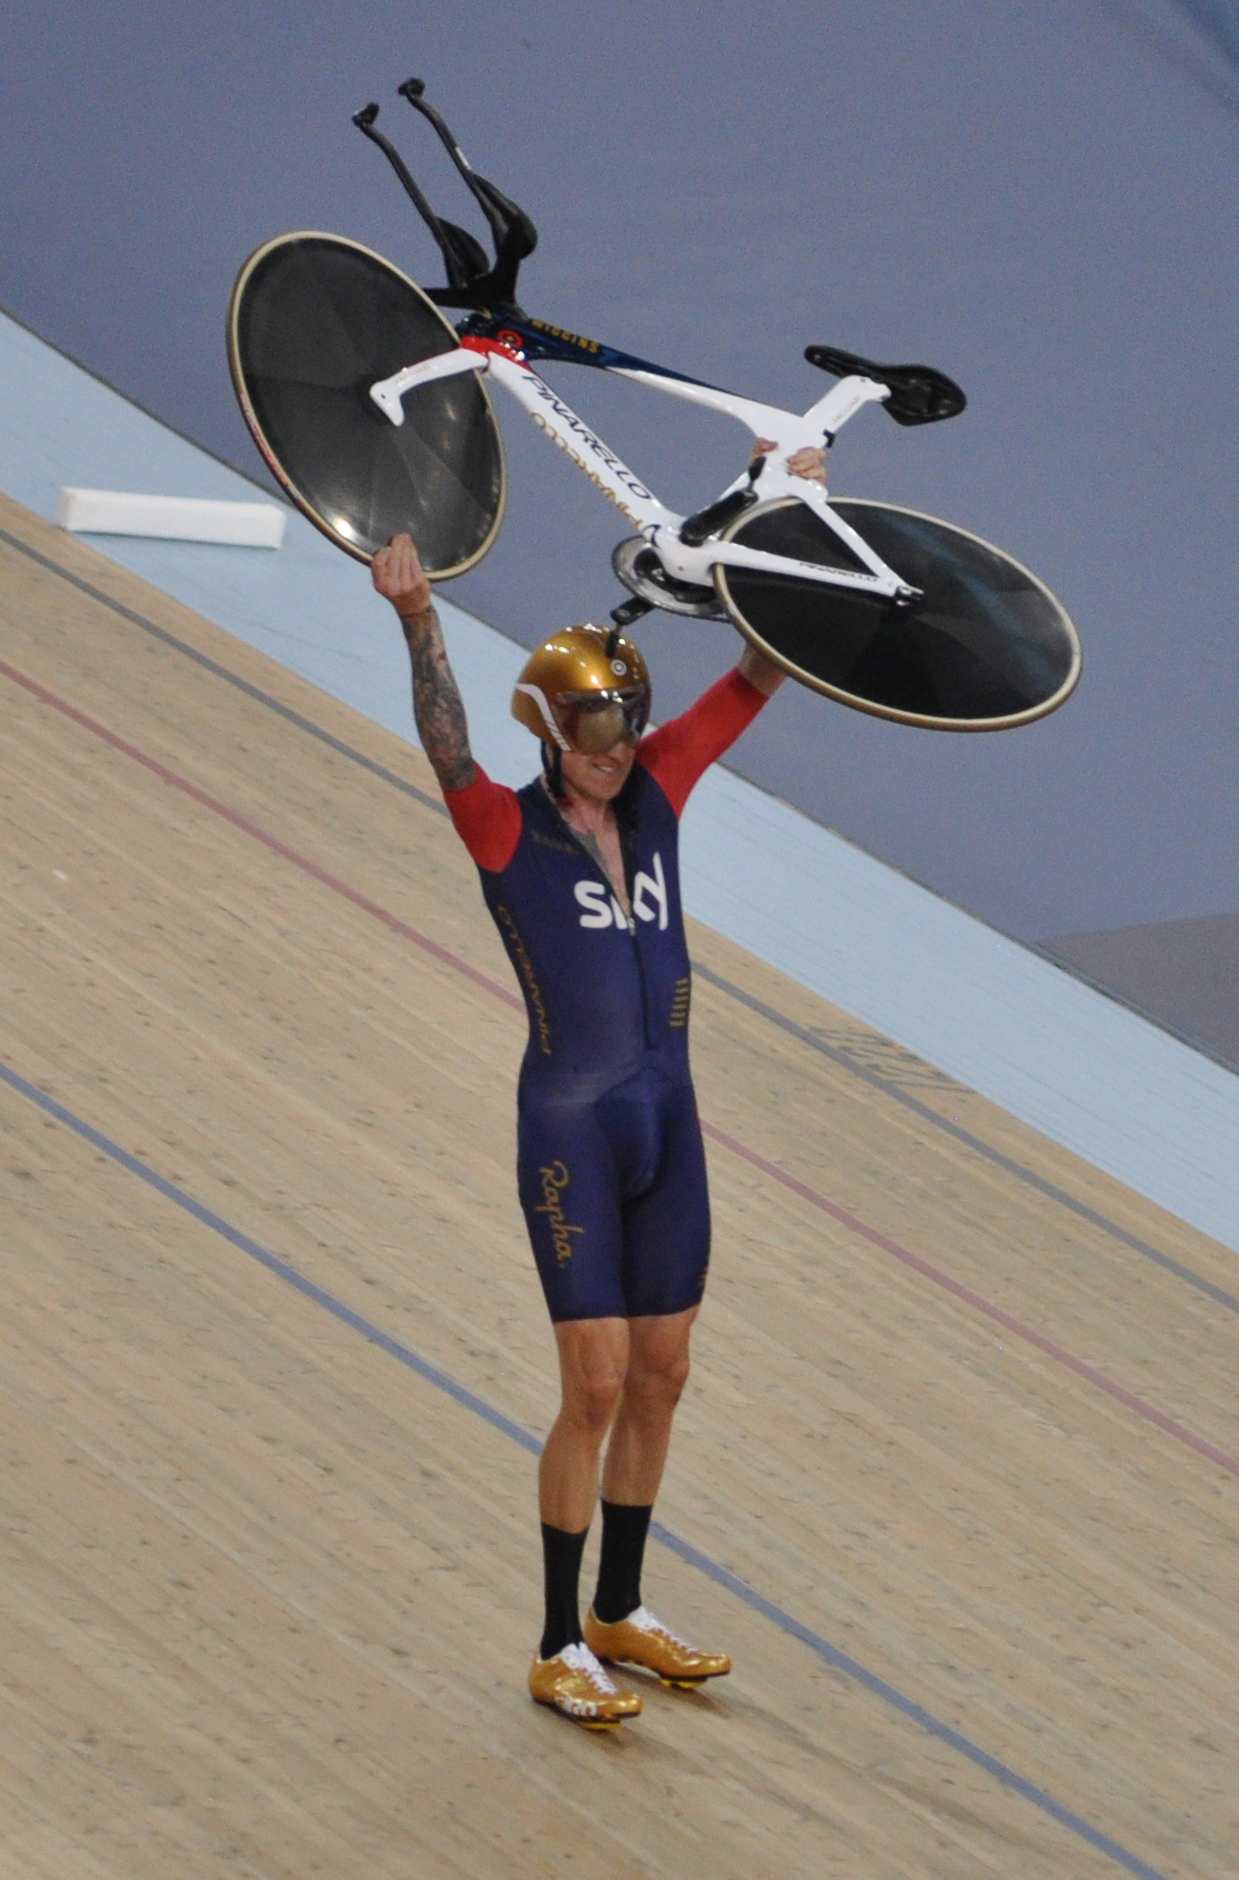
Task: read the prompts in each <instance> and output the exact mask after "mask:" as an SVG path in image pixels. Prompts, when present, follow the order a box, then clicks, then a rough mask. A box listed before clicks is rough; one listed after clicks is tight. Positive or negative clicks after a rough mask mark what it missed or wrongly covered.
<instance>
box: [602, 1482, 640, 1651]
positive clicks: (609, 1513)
mask: <svg viewBox="0 0 1239 1880" xmlns="http://www.w3.org/2000/svg"><path fill="white" fill-rule="evenodd" d="M653 1512H654V1510H653V1509H652V1508H630V1507H628V1506H627V1504H626V1503H624V1502H618V1501H604V1502H603V1504H602V1559H601V1560H600V1561H599V1563H598V1591H597V1592H596V1593H595V1594H594V1617H595V1619H597V1620H599V1621H600V1622H601V1623H602V1624H603V1625H615V1624H616V1623H617V1621H618V1620H620V1619H626V1618H627V1617H628V1615H629V1613H630V1612H635V1611H636V1609H637V1607H638V1606H639V1605H640V1604H641V1561H642V1557H643V1556H644V1553H645V1537H646V1535H647V1533H648V1532H649V1526H650V1516H651V1514H653Z"/></svg>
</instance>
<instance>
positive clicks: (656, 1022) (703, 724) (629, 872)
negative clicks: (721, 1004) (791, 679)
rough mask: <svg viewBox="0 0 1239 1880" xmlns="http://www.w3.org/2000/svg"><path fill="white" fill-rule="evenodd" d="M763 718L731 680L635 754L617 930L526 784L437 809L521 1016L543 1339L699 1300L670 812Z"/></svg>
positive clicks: (526, 1198)
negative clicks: (478, 886) (500, 946)
mask: <svg viewBox="0 0 1239 1880" xmlns="http://www.w3.org/2000/svg"><path fill="white" fill-rule="evenodd" d="M762 703H764V700H763V699H762V696H761V694H760V693H758V692H757V691H756V690H755V689H754V688H753V687H751V686H749V685H748V683H747V682H746V681H745V680H743V679H740V678H739V677H738V675H736V674H732V675H729V677H728V679H725V680H723V681H720V683H719V685H718V686H716V687H713V688H712V690H711V692H710V693H707V694H706V696H705V698H703V699H701V700H699V701H698V704H697V705H696V706H694V707H693V708H692V710H691V711H690V712H688V713H686V714H685V715H684V717H683V718H682V719H679V720H676V721H674V723H672V724H670V725H667V726H664V727H663V728H662V729H661V730H660V731H658V732H656V733H654V734H653V735H652V736H651V737H650V738H648V739H646V740H645V742H644V743H643V744H642V746H641V747H640V750H639V753H638V761H637V763H636V764H635V765H634V766H633V770H632V773H631V775H630V777H629V779H628V782H627V783H626V784H625V786H624V789H623V791H622V792H621V794H620V796H619V797H618V798H617V799H616V802H615V814H616V820H617V822H618V825H619V831H620V846H621V850H622V853H623V857H624V867H625V877H626V881H627V885H628V896H629V902H630V905H631V907H632V919H631V921H629V919H628V917H627V916H626V915H625V914H624V912H623V910H622V908H621V907H620V905H619V902H618V901H617V900H616V898H615V896H614V894H613V892H612V889H611V884H610V882H609V881H608V879H607V877H606V874H605V873H604V871H603V869H602V868H601V866H600V865H599V863H598V862H597V861H595V859H594V858H593V856H592V855H591V854H590V853H589V851H588V850H587V849H586V847H585V846H584V844H583V843H582V842H581V841H580V840H579V839H578V837H577V836H576V835H575V833H574V832H573V830H572V829H571V828H570V827H569V825H568V824H567V822H566V821H565V820H564V818H563V817H562V816H561V814H560V813H559V810H558V808H557V807H556V805H555V803H554V802H553V801H552V799H551V797H550V795H549V794H548V792H547V790H546V788H545V786H544V785H543V783H542V781H541V780H540V779H539V780H538V781H536V782H534V783H530V784H527V785H526V786H525V788H524V789H523V790H521V791H519V792H517V793H516V794H515V795H514V794H513V793H512V792H511V791H506V790H501V789H500V787H499V786H497V785H495V784H493V783H491V781H490V780H489V778H486V777H485V776H484V775H483V774H482V773H480V772H479V775H478V778H477V779H476V780H475V782H474V783H473V784H471V785H470V786H469V788H468V790H465V791H459V792H454V793H453V794H452V795H450V796H449V797H448V804H449V807H450V808H451V810H452V815H453V819H454V820H455V821H456V824H457V827H458V829H459V830H460V832H461V834H462V835H463V836H464V837H465V840H466V842H467V843H468V845H469V847H470V851H471V853H473V854H474V857H475V859H476V860H477V861H478V865H479V873H480V875H481V881H482V892H483V895H484V896H485V899H486V904H487V906H488V907H489V909H490V912H491V915H492V917H493V918H494V921H495V924H496V926H497V927H498V929H499V932H500V935H501V936H502V938H503V942H504V945H505V947H506V948H507V951H508V956H509V958H510V959H511V961H512V964H513V967H514V969H515V971H516V976H517V979H518V981H519V982H520V986H521V990H522V992H523V994H524V997H525V1005H526V1009H527V1011H528V1015H529V1042H528V1045H527V1047H526V1050H525V1056H524V1060H523V1062H522V1064H521V1073H520V1084H519V1095H518V1136H517V1142H518V1148H517V1178H518V1186H519V1191H520V1199H521V1205H522V1207H523V1209H524V1212H525V1219H526V1222H527V1224H528V1228H529V1237H530V1240H531V1242H532V1245H533V1251H534V1258H535V1260H536V1261H537V1265H538V1272H539V1275H540V1277H541V1280H542V1286H543V1290H544V1291H545V1294H546V1299H547V1304H548V1306H549V1308H550V1313H551V1317H552V1319H553V1320H555V1321H557V1322H561V1321H565V1320H570V1319H592V1318H609V1317H620V1318H636V1317H641V1316H644V1315H646V1314H657V1313H670V1312H682V1311H684V1310H686V1309H687V1308H688V1307H690V1306H695V1305H696V1304H697V1303H698V1302H699V1301H700V1299H701V1295H702V1291H703V1289H704V1287H705V1280H706V1268H707V1266H708V1264H709V1258H710V1208H709V1197H708V1193H707V1188H706V1167H705V1154H704V1150H703V1147H702V1141H701V1129H700V1125H699V1123H698V1120H697V1105H696V1098H695V1096H694V1093H693V1086H692V1081H691V1077H690V1073H689V1062H688V1013H689V1000H690V991H691V970H690V966H689V959H688V947H687V943H686V940H685V936H684V922H683V917H682V913H681V908H680V880H679V862H678V816H677V810H678V809H679V808H680V807H682V805H683V801H684V799H685V798H686V797H687V795H688V791H689V789H691V787H692V783H693V782H695V781H696V778H697V776H699V775H700V773H701V771H702V770H704V769H705V767H706V765H707V764H708V763H709V762H710V761H712V759H713V758H714V757H715V756H717V755H718V754H719V751H720V749H726V748H727V745H728V744H730V743H731V742H732V740H733V739H734V738H735V737H736V736H738V735H739V732H740V730H742V729H743V727H744V725H745V724H746V723H748V721H749V720H750V719H751V718H752V717H753V716H754V715H755V712H756V710H757V709H758V708H759V707H760V705H761V704H762ZM737 721H738V722H737ZM660 777H661V778H662V779H663V781H660ZM664 782H665V784H666V788H664ZM673 798H674V799H676V800H675V801H674V802H673ZM505 857H506V859H505ZM488 862H489V863H490V864H491V866H487V865H486V864H487V863H488ZM496 863H501V864H502V865H498V866H496V865H494V864H496Z"/></svg>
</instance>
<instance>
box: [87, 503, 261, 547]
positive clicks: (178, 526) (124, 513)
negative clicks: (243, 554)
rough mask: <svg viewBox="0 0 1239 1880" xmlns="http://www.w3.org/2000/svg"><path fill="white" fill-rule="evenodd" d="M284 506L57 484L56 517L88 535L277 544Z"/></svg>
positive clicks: (259, 544)
mask: <svg viewBox="0 0 1239 1880" xmlns="http://www.w3.org/2000/svg"><path fill="white" fill-rule="evenodd" d="M285 515H286V512H285V510H284V509H282V508H281V507H280V506H279V505H278V504H276V503H221V502H213V501H210V500H209V499H207V498H206V497H199V496H136V495H132V494H130V493H129V492H128V491H126V490H76V489H62V490H61V492H60V498H59V501H58V502H57V504H56V520H57V522H58V523H59V524H60V526H61V528H62V529H72V530H73V531H74V532H75V533H77V534H83V533H86V534H91V535H154V536H162V537H163V538H164V539H165V540H169V541H178V542H226V543H230V544H232V545H233V546H234V547H237V548H278V547H279V546H280V543H281V542H282V541H283V540H284V521H285Z"/></svg>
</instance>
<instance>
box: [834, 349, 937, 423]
mask: <svg viewBox="0 0 1239 1880" xmlns="http://www.w3.org/2000/svg"><path fill="white" fill-rule="evenodd" d="M804 356H805V358H806V359H807V360H808V362H809V364H810V365H811V366H820V367H821V369H822V371H823V372H833V374H834V375H835V377H836V378H837V379H846V378H849V377H851V376H852V375H853V374H854V375H855V376H856V377H858V378H863V379H873V380H875V381H876V383H877V384H879V385H887V386H889V387H890V394H891V395H890V397H889V398H888V399H887V400H886V401H885V403H886V409H887V411H889V412H890V414H891V417H892V418H893V419H894V420H895V423H896V424H937V422H938V420H939V419H940V418H957V417H958V416H959V414H960V412H961V411H962V410H963V409H964V406H965V405H966V404H967V403H968V400H967V399H966V398H965V397H964V394H963V392H962V391H961V390H960V388H959V386H958V385H957V384H956V383H955V381H954V379H948V377H947V375H946V373H945V372H938V371H936V370H935V369H934V367H933V366H879V365H875V364H874V362H873V360H872V359H862V358H860V356H859V355H858V354H857V353H849V352H840V351H839V350H838V348H837V347H835V346H806V347H805V349H804Z"/></svg>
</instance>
